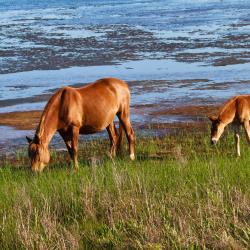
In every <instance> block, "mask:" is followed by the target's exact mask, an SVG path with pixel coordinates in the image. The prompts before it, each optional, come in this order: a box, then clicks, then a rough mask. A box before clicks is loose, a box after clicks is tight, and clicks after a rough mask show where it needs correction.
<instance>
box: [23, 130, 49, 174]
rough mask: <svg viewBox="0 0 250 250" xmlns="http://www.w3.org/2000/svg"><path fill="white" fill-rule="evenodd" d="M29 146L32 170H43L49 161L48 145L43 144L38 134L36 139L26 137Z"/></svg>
mask: <svg viewBox="0 0 250 250" xmlns="http://www.w3.org/2000/svg"><path fill="white" fill-rule="evenodd" d="M26 139H27V141H28V143H29V148H28V153H29V158H30V161H31V170H32V171H33V172H41V171H43V169H44V167H45V166H46V165H47V164H48V163H49V160H50V153H49V149H48V146H47V145H43V144H42V142H41V140H40V138H39V137H38V135H35V137H34V139H30V138H29V137H26Z"/></svg>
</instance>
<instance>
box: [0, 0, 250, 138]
mask: <svg viewBox="0 0 250 250" xmlns="http://www.w3.org/2000/svg"><path fill="white" fill-rule="evenodd" d="M107 76H112V77H119V78H122V79H124V80H126V81H128V82H129V84H130V88H131V92H132V100H131V106H132V109H133V107H134V106H136V105H141V104H150V105H154V104H158V103H161V104H162V105H163V106H164V107H165V108H171V107H173V106H178V105H191V104H195V105H201V104H211V103H213V102H216V103H222V102H223V101H225V99H227V98H229V97H231V96H233V95H236V94H245V93H250V88H249V87H250V1H249V0H245V1H243V0H224V1H222V0H217V1H216V0H185V1H184V0H168V1H163V0H159V1H148V0H145V1H132V0H130V1H128V0H127V1H100V0H91V1H90V0H88V1H76V0H73V1H66V0H61V1H59V0H57V1H55V0H54V1H51V0H46V1H28V0H19V1H17V0H9V1H7V0H0V112H1V113H3V112H12V111H22V110H34V109H42V108H43V107H44V104H45V103H44V101H41V100H39V98H38V99H37V102H30V101H29V100H30V99H28V98H32V97H36V96H40V95H43V94H48V93H51V92H53V91H54V90H55V88H58V87H61V86H64V85H76V84H78V85H79V84H86V83H87V82H91V81H94V80H95V79H98V78H100V77H107ZM13 100H17V101H16V103H15V102H14V101H13ZM134 111H135V110H134ZM151 111H152V110H150V111H149V112H148V113H145V112H144V115H143V116H140V115H139V114H136V113H134V114H133V117H132V118H133V121H134V122H142V123H144V122H148V121H150V120H152V119H154V120H153V121H154V122H157V121H158V122H168V121H171V120H174V119H173V117H164V119H163V120H162V118H160V117H159V118H157V117H151V116H150V112H151ZM135 112H136V111H135ZM142 113H143V112H142ZM0 133H1V134H2V131H1V130H0Z"/></svg>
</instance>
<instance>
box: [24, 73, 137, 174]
mask: <svg viewBox="0 0 250 250" xmlns="http://www.w3.org/2000/svg"><path fill="white" fill-rule="evenodd" d="M129 105H130V91H129V88H128V85H127V84H126V83H125V82H124V81H122V80H119V79H116V78H105V79H100V80H98V81H96V82H95V83H92V84H88V85H86V86H84V87H81V88H71V87H64V88H62V89H60V90H58V91H57V92H56V93H55V94H54V95H53V96H52V97H51V98H50V100H49V101H48V103H47V105H46V106H45V108H44V111H43V114H42V117H41V120H40V123H39V125H38V127H37V130H36V133H35V136H34V138H33V139H30V138H28V137H27V140H28V142H29V149H28V152H29V157H30V159H31V169H32V171H42V170H43V169H44V167H45V166H46V164H48V163H49V160H50V154H49V148H48V145H49V143H50V141H51V139H52V137H53V135H54V134H55V132H56V131H58V132H59V134H60V135H61V137H62V138H63V140H64V142H65V144H66V147H67V149H68V152H69V155H70V157H71V159H72V160H73V163H74V169H75V171H76V170H77V169H78V160H77V153H78V137H79V134H92V133H96V132H98V131H102V130H103V129H105V128H106V129H107V131H108V134H109V138H110V144H111V147H110V153H111V156H115V154H116V149H117V148H119V146H120V144H121V140H122V129H124V130H125V133H126V136H127V139H128V142H129V152H130V158H131V160H134V159H135V155H134V143H135V138H134V131H133V129H132V126H131V123H130V110H129ZM116 115H117V116H118V119H119V122H120V124H119V134H118V133H117V131H116V128H115V125H114V118H115V116H116Z"/></svg>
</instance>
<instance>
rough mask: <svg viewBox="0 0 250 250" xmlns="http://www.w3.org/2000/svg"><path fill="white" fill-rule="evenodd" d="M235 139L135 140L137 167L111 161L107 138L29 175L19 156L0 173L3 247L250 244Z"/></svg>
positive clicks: (249, 178)
mask: <svg viewBox="0 0 250 250" xmlns="http://www.w3.org/2000/svg"><path fill="white" fill-rule="evenodd" d="M233 143H234V142H233V138H232V136H230V135H229V136H227V140H222V141H221V143H220V144H219V145H218V146H217V147H216V148H212V147H211V146H210V145H209V141H208V137H207V134H204V133H202V132H200V133H198V134H197V133H191V132H188V133H183V134H181V135H180V134H178V136H167V137H165V138H144V139H143V138H142V139H137V145H136V152H137V159H136V161H135V162H131V161H129V160H128V156H127V155H126V154H124V155H123V156H121V157H119V158H117V159H115V160H114V161H113V160H111V159H110V158H109V157H108V154H107V153H106V152H107V148H108V142H107V141H106V140H103V141H94V142H88V143H87V144H85V145H82V149H81V151H80V152H81V153H80V170H79V173H78V174H73V173H72V171H71V170H70V167H69V166H68V163H67V155H65V154H63V153H58V154H56V153H53V161H52V163H51V165H50V166H49V167H48V168H47V169H46V171H45V172H44V173H42V174H38V175H32V174H31V173H30V171H29V169H28V168H27V158H26V157H25V155H24V154H23V153H20V154H18V156H17V158H16V159H12V160H3V161H2V167H1V169H0V248H1V249H16V248H18V249H33V248H34V249H84V248H85V249H91V248H94V249H95V248H102V249H103V248H108V249H113V248H114V249H121V248H136V249H140V248H144V249H161V248H164V249H166V248H167V249H173V248H190V249H194V248H232V249H244V248H248V247H249V244H250V191H249V190H250V149H249V148H248V146H247V145H246V143H245V142H244V143H242V157H241V158H240V159H236V158H235V152H234V144H233Z"/></svg>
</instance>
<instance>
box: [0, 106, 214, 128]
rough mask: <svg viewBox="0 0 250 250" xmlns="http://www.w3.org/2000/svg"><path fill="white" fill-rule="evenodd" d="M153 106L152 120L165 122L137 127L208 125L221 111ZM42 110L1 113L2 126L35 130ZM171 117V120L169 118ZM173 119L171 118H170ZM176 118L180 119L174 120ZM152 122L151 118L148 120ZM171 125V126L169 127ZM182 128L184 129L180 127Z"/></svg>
mask: <svg viewBox="0 0 250 250" xmlns="http://www.w3.org/2000/svg"><path fill="white" fill-rule="evenodd" d="M154 106H156V105H152V106H151V107H150V109H151V110H147V112H148V115H149V116H150V117H151V118H159V117H160V116H165V119H164V121H162V122H161V121H160V119H159V122H154V121H151V122H150V121H148V122H143V121H142V122H141V123H140V122H138V121H134V122H133V121H132V123H134V124H136V127H142V128H145V127H146V126H147V125H149V126H150V125H152V126H153V127H155V126H156V124H158V126H159V127H162V128H163V127H164V128H173V127H178V125H180V124H183V125H185V124H193V125H195V124H196V123H197V124H200V123H206V122H205V118H206V116H209V115H212V114H216V113H217V112H218V111H217V110H218V109H219V106H218V105H189V106H178V107H173V108H166V107H165V108H163V109H160V110H156V109H154ZM147 108H148V106H147V105H135V106H132V107H131V109H133V111H134V112H131V113H132V115H140V114H142V113H143V112H144V111H145V110H146V109H147ZM41 114H42V110H31V111H20V112H18V111H16V112H7V113H0V126H10V127H12V128H15V129H16V130H33V129H35V128H36V126H37V125H38V123H39V120H40V117H41ZM168 116H169V119H167V117H168ZM170 117H171V118H170ZM173 117H176V118H178V119H174V118H173ZM148 120H150V118H148ZM168 124H169V126H167V125H168ZM180 127H183V126H181V125H180Z"/></svg>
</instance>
